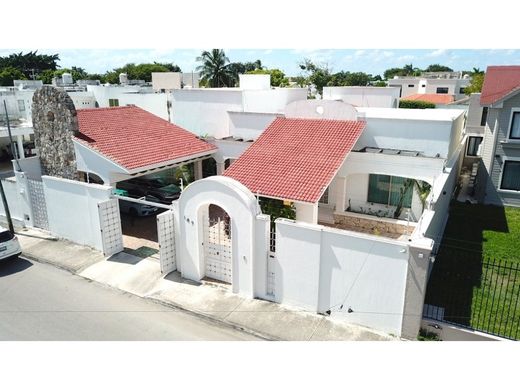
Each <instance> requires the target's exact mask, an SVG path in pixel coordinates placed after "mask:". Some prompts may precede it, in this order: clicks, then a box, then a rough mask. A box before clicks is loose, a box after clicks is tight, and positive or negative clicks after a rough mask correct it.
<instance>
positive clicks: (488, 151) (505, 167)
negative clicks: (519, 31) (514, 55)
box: [476, 66, 520, 206]
mask: <svg viewBox="0 0 520 390" xmlns="http://www.w3.org/2000/svg"><path fill="white" fill-rule="evenodd" d="M480 105H481V106H482V110H483V114H482V123H483V124H484V135H483V137H484V140H483V141H482V163H483V164H482V167H481V169H480V170H479V175H478V179H477V183H478V184H477V192H476V195H477V198H478V199H479V200H480V201H482V202H484V203H488V204H497V205H512V206H520V66H490V67H488V69H487V71H486V76H485V79H484V85H483V87H482V94H481V96H480Z"/></svg>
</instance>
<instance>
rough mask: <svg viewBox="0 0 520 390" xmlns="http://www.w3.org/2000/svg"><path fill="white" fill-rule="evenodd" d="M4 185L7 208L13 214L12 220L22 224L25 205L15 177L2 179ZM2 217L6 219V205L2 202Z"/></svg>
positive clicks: (0, 203)
mask: <svg viewBox="0 0 520 390" xmlns="http://www.w3.org/2000/svg"><path fill="white" fill-rule="evenodd" d="M2 185H3V186H4V192H5V197H6V200H7V206H8V207H9V212H10V213H11V218H13V219H15V220H17V221H19V222H22V223H23V221H24V212H26V210H25V208H24V204H23V203H22V200H23V199H22V195H21V194H20V193H19V190H18V186H17V183H16V178H15V177H10V178H7V179H2ZM0 215H2V216H4V217H5V209H4V203H3V202H2V201H0Z"/></svg>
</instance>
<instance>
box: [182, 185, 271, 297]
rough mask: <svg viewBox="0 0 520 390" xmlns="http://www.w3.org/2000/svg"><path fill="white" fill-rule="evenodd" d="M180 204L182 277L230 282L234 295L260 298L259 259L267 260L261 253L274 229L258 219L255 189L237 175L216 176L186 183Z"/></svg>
mask: <svg viewBox="0 0 520 390" xmlns="http://www.w3.org/2000/svg"><path fill="white" fill-rule="evenodd" d="M178 207H179V209H178V210H179V227H180V232H179V233H180V240H179V264H178V269H179V270H180V272H181V274H182V276H183V277H184V278H187V279H191V280H202V279H204V278H211V279H216V280H220V281H224V282H226V283H230V284H231V285H232V291H233V292H234V293H240V294H242V295H247V296H254V284H255V281H254V267H255V261H257V263H256V264H257V265H258V264H263V263H262V262H261V260H262V261H263V262H264V263H265V262H266V259H264V258H260V257H258V256H257V254H258V253H262V255H263V257H265V255H266V253H267V248H268V247H267V245H268V234H269V230H268V228H269V227H268V221H267V222H265V221H263V220H262V221H261V222H259V221H258V218H257V217H258V216H259V214H260V208H259V206H258V202H257V199H256V197H255V196H254V195H253V194H252V193H251V191H249V190H248V189H247V188H246V187H245V186H244V185H242V184H241V183H239V182H238V181H236V180H234V179H231V178H228V177H223V176H212V177H208V178H205V179H202V180H197V181H195V182H193V183H191V184H190V185H189V186H188V187H186V189H185V190H184V191H183V192H182V194H181V197H180V198H179V204H178ZM259 224H262V229H259V227H258V226H259ZM264 230H265V232H264ZM258 236H262V237H264V238H263V239H259V238H258ZM264 241H265V243H264ZM257 257H258V260H257Z"/></svg>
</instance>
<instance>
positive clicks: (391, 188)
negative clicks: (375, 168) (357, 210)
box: [367, 175, 413, 207]
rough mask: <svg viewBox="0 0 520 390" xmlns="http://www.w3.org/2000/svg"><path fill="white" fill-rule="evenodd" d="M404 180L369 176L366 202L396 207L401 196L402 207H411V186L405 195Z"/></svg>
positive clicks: (393, 177)
mask: <svg viewBox="0 0 520 390" xmlns="http://www.w3.org/2000/svg"><path fill="white" fill-rule="evenodd" d="M405 180H406V179H405V178H404V177H398V176H388V175H370V177H369V180H368V197H367V202H370V203H380V204H386V205H389V206H397V205H398V204H399V199H400V198H401V196H403V197H404V199H403V207H411V206H412V194H413V186H409V187H408V188H407V190H406V193H405V194H402V192H403V191H404V188H405Z"/></svg>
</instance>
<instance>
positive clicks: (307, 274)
mask: <svg viewBox="0 0 520 390" xmlns="http://www.w3.org/2000/svg"><path fill="white" fill-rule="evenodd" d="M276 243H277V244H276V257H277V268H276V276H275V278H276V291H275V300H276V301H277V302H280V303H282V304H288V305H293V306H298V307H301V308H304V309H307V310H311V311H318V312H326V311H327V310H331V315H332V316H334V317H339V318H341V319H342V320H345V321H347V322H351V323H356V324H360V325H364V326H367V327H371V328H375V329H379V330H382V331H385V332H388V333H393V334H395V335H400V334H401V327H402V322H403V311H404V300H405V290H406V279H407V271H408V258H409V249H408V246H407V244H406V243H400V242H397V241H394V240H387V239H384V238H379V237H372V236H368V235H364V234H359V233H354V232H349V231H343V230H338V229H332V228H327V227H323V226H319V225H312V224H305V223H300V222H293V221H289V220H283V219H279V220H277V222H276ZM341 305H343V307H342V308H340V307H341ZM349 308H351V309H352V311H353V312H352V313H348V309H349Z"/></svg>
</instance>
